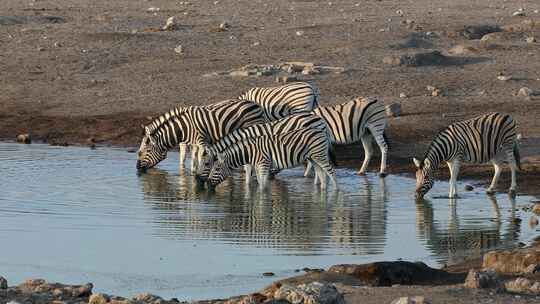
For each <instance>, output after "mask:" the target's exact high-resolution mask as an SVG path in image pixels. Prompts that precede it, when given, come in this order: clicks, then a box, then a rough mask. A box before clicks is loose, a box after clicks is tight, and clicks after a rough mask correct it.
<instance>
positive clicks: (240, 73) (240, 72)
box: [229, 70, 249, 77]
mask: <svg viewBox="0 0 540 304" xmlns="http://www.w3.org/2000/svg"><path fill="white" fill-rule="evenodd" d="M229 75H230V76H232V77H247V76H249V71H246V70H236V71H232V72H230V73H229Z"/></svg>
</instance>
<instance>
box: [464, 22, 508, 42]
mask: <svg viewBox="0 0 540 304" xmlns="http://www.w3.org/2000/svg"><path fill="white" fill-rule="evenodd" d="M500 31H501V28H500V27H499V26H497V25H489V24H483V25H471V26H466V27H465V29H464V30H463V31H462V35H463V36H464V37H465V38H467V39H470V40H475V39H480V38H482V37H483V36H484V35H486V34H489V33H494V32H500Z"/></svg>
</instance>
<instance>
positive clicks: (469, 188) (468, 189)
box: [465, 185, 474, 191]
mask: <svg viewBox="0 0 540 304" xmlns="http://www.w3.org/2000/svg"><path fill="white" fill-rule="evenodd" d="M473 190H474V187H473V186H471V185H465V191H473Z"/></svg>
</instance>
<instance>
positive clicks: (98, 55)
mask: <svg viewBox="0 0 540 304" xmlns="http://www.w3.org/2000/svg"><path fill="white" fill-rule="evenodd" d="M520 9H521V10H520ZM538 10H540V2H538V1H537V0H523V1H518V2H516V1H506V0H492V1H467V0H456V1H427V0H419V1H399V0H380V1H377V0H370V1H339V0H338V1H336V0H332V1H313V0H304V1H285V0H274V1H262V0H235V1H231V0H217V1H206V0H204V1H203V0H200V1H166V0H116V1H105V0H94V1H83V0H62V1H61V0H27V1H20V0H2V1H0V139H4V140H14V139H15V137H16V136H17V134H21V133H30V134H31V135H32V138H33V140H34V141H44V142H48V143H51V144H59V145H64V144H82V145H87V144H89V143H96V144H98V145H105V146H108V145H117V146H125V147H135V146H137V145H138V141H139V137H140V127H139V125H140V124H142V123H145V122H146V121H147V117H148V116H154V115H157V114H159V113H161V112H163V111H165V110H167V109H169V108H171V107H173V106H175V105H178V104H180V105H200V104H209V103H213V102H217V101H220V100H223V99H227V98H232V97H236V96H238V95H239V94H240V93H241V92H243V91H244V90H246V89H247V88H249V87H253V86H274V85H277V84H276V81H275V78H276V76H278V75H268V76H262V75H261V76H257V75H252V76H245V77H243V76H235V77H232V76H230V75H228V74H227V75H221V74H220V73H219V72H222V71H229V70H233V69H240V68H242V67H243V66H246V65H249V64H272V65H279V64H281V63H284V62H291V61H300V62H312V63H314V64H316V65H321V66H332V67H341V68H343V70H339V72H327V73H321V74H310V75H304V74H301V73H299V74H298V75H293V76H297V78H298V79H299V80H306V81H311V82H313V83H315V84H316V85H317V87H318V88H319V90H320V93H321V102H322V104H332V103H339V102H344V101H348V100H350V99H352V98H354V97H357V96H376V97H377V98H380V99H381V100H383V102H384V103H385V104H391V103H399V104H401V107H402V108H401V115H400V116H399V117H397V118H390V120H389V129H388V132H387V133H388V137H389V139H390V143H391V148H392V149H391V152H390V156H389V165H390V168H389V170H390V172H394V173H395V172H400V173H402V172H410V171H411V170H412V166H411V165H410V164H409V159H410V158H411V157H412V156H421V155H422V153H423V151H424V150H425V148H426V147H427V144H428V143H429V141H430V140H431V138H433V136H434V135H435V134H436V133H437V132H438V131H439V130H440V129H441V128H443V127H444V126H446V125H448V124H449V123H451V122H454V121H458V120H462V119H465V118H470V117H473V116H475V115H478V114H482V113H486V112H492V111H501V112H506V113H509V114H512V115H513V116H514V118H515V119H516V120H517V122H518V125H519V130H520V131H519V132H520V133H521V134H522V135H523V139H522V142H521V149H522V157H523V158H524V159H523V162H524V167H525V171H526V172H524V173H522V174H521V175H520V179H519V185H520V187H519V189H518V193H527V194H540V189H539V188H538V181H539V179H538V176H539V175H538V173H537V172H538V167H539V164H540V120H539V119H538V117H540V107H538V103H539V102H540V13H539V11H538ZM172 16H175V17H176V22H177V23H176V25H175V26H174V27H172V28H170V29H169V30H160V29H161V28H162V27H163V26H164V25H165V23H166V20H167V19H168V18H169V17H172ZM486 25H489V26H486ZM493 31H495V32H493ZM489 32H493V33H489ZM484 34H487V35H484ZM178 46H181V48H179V47H178ZM175 49H176V50H175ZM432 51H439V52H440V55H437V54H438V53H435V54H436V55H435V56H434V57H433V56H431V57H430V56H427V58H425V57H422V56H420V57H413V58H420V59H418V60H409V61H407V60H404V59H403V58H405V57H400V56H405V55H407V54H409V55H411V56H414V55H415V54H418V53H428V54H433V53H429V52H432ZM432 57H433V58H432ZM396 58H397V61H396V60H395V59H396ZM400 58H401V59H402V60H400ZM422 58H424V59H422ZM214 72H218V73H214ZM212 73H214V74H212ZM428 86H432V87H434V89H438V91H437V93H436V94H432V92H430V91H429V90H428V89H427V87H428ZM523 87H526V88H529V89H530V91H528V92H529V93H528V94H525V95H527V96H519V94H518V92H519V91H520V89H521V88H523ZM433 95H437V96H433ZM338 151H339V154H338V161H340V160H341V161H343V160H346V159H348V160H351V159H352V160H353V161H354V160H355V159H359V158H361V156H362V155H361V152H358V151H361V149H360V148H359V147H345V148H340V149H339V150H338ZM377 162H378V160H377V161H374V162H373V163H372V165H373V166H376V165H377ZM446 171H447V170H443V171H441V172H442V176H444V175H445V174H447V173H446ZM468 173H469V174H470V173H475V174H477V175H478V176H481V177H487V176H489V175H490V174H491V167H490V166H480V167H474V168H471V167H469V169H467V170H465V174H468ZM504 176H506V174H505V175H504ZM485 180H486V179H481V182H483V181H485ZM502 185H503V183H501V190H504V188H503V186H502ZM504 187H506V184H504ZM336 262H339V261H336ZM445 288H446V287H445ZM366 290H367V289H366ZM366 290H364V291H361V292H360V294H361V293H365V295H366V297H369V298H370V301H371V300H373V299H379V298H376V296H374V295H373V294H372V293H371V292H368V291H366ZM400 292H401V291H400ZM414 292H416V291H411V293H414ZM430 292H433V293H437V292H440V290H439V289H434V290H433V291H430ZM375 293H377V294H379V296H380V297H381V298H380V301H382V302H378V300H377V301H375V300H373V301H375V302H370V303H384V302H386V301H387V300H388V299H389V298H390V297H392V298H395V297H398V295H396V296H395V297H394V294H389V293H387V292H386V291H384V292H383V291H380V292H375ZM404 293H408V292H405V291H404ZM443 293H444V292H443ZM450 294H452V296H456V297H457V298H460V299H462V301H463V303H469V302H470V301H468V298H469V297H470V294H468V293H462V294H460V293H453V292H450ZM486 297H487V298H489V294H487V295H486ZM504 297H506V296H504ZM487 298H486V299H487ZM354 299H355V300H354V301H351V302H355V301H356V300H358V298H354ZM488 300H489V299H487V300H486V301H488ZM506 300H507V299H506V298H500V299H498V300H496V303H513V302H511V301H516V303H518V302H519V303H525V302H527V303H532V302H529V300H531V299H529V300H527V299H521V300H519V299H516V298H513V297H511V296H510V297H509V299H508V302H507V301H506ZM531 301H533V300H531ZM536 301H540V300H538V299H536ZM366 303H367V302H366ZM433 303H439V302H437V301H433ZM440 303H454V302H452V301H451V300H448V301H447V302H444V301H443V302H440ZM486 303H487V302H486Z"/></svg>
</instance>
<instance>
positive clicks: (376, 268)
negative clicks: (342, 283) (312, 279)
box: [328, 261, 465, 286]
mask: <svg viewBox="0 0 540 304" xmlns="http://www.w3.org/2000/svg"><path fill="white" fill-rule="evenodd" d="M328 272H335V273H339V274H347V275H350V276H352V277H354V278H357V279H359V280H360V281H362V282H363V283H364V284H368V285H372V286H392V285H395V284H401V285H420V284H435V283H436V282H445V283H446V284H448V282H449V281H452V282H456V283H458V282H463V280H464V279H465V276H464V275H462V274H452V273H448V272H446V271H444V270H439V269H434V268H430V267H429V266H427V265H426V264H424V263H420V262H416V263H412V262H406V261H396V262H376V263H369V264H362V265H354V264H342V265H334V266H332V267H330V268H329V269H328Z"/></svg>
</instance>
